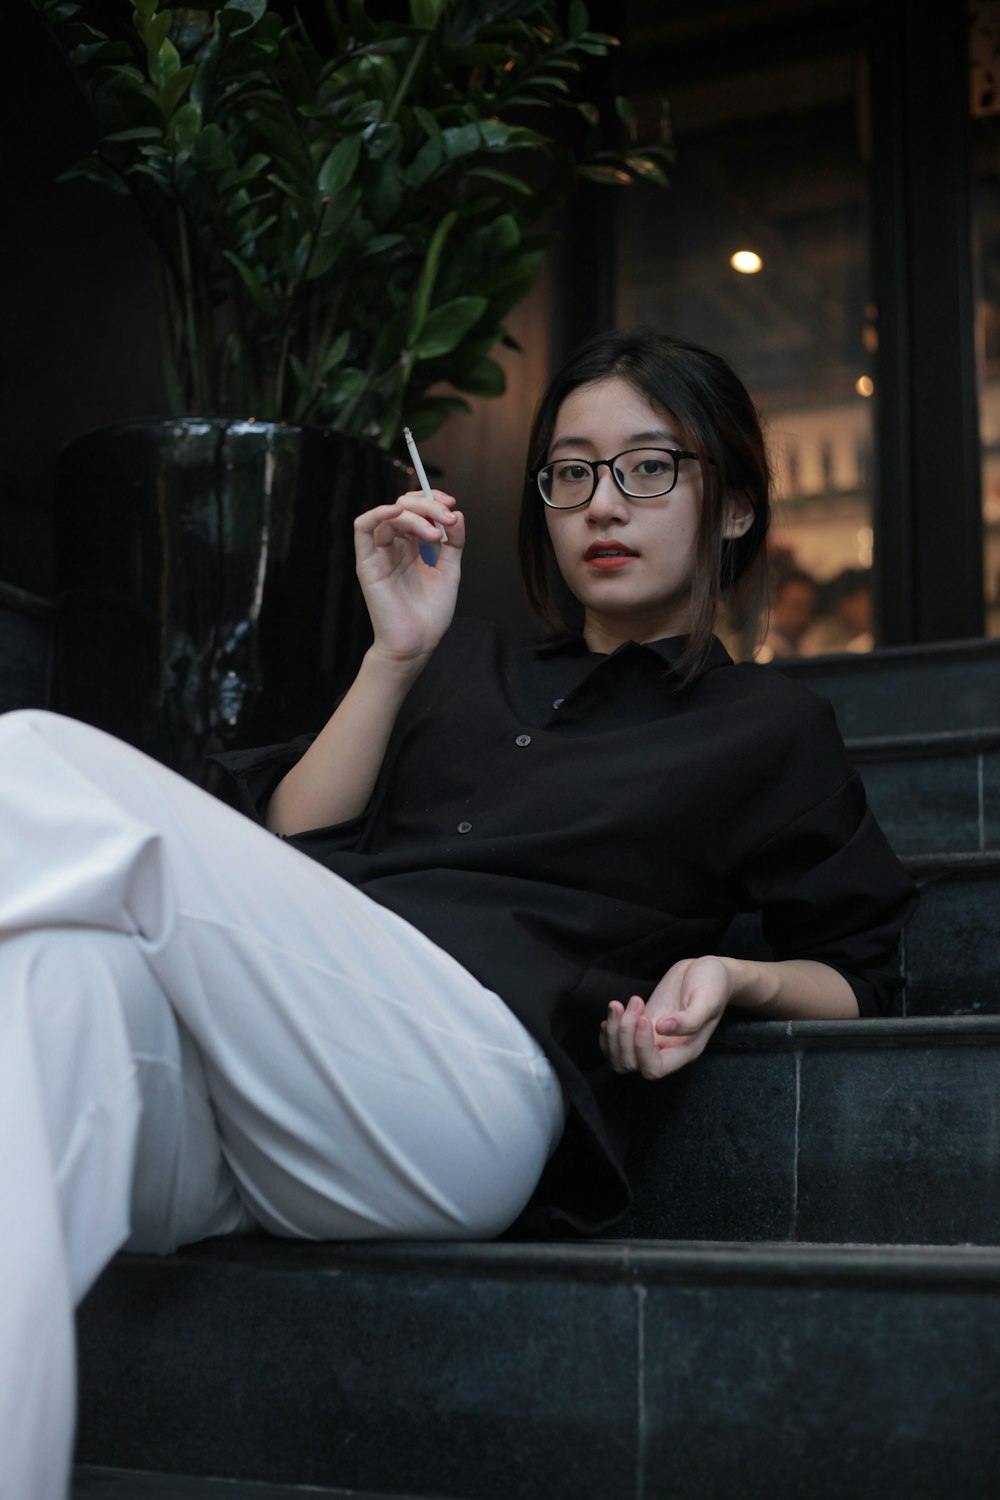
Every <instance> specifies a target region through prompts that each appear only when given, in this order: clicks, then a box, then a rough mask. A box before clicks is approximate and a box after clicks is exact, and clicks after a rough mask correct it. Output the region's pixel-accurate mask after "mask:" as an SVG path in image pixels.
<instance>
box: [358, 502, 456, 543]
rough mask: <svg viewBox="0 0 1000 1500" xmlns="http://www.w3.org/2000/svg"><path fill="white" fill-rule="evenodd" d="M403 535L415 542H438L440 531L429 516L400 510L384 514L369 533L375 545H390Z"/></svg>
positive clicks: (413, 511)
mask: <svg viewBox="0 0 1000 1500" xmlns="http://www.w3.org/2000/svg"><path fill="white" fill-rule="evenodd" d="M404 537H412V538H414V540H415V541H417V542H439V541H440V540H441V532H440V531H439V530H438V527H437V526H436V525H435V523H434V522H433V521H432V520H430V519H429V517H427V516H424V515H420V514H419V513H418V512H417V511H415V510H401V511H400V512H399V514H398V515H394V516H386V517H385V518H384V519H383V520H382V521H380V522H379V524H378V525H377V526H376V527H375V529H374V531H373V532H372V534H371V538H372V543H373V544H374V546H376V547H390V546H391V545H392V543H393V542H395V541H397V540H402V539H403V538H404Z"/></svg>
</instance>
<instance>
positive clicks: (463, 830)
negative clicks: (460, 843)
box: [458, 823, 472, 833]
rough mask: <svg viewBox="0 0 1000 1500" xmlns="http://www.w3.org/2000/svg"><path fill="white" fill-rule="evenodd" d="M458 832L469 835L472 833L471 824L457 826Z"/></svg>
mask: <svg viewBox="0 0 1000 1500" xmlns="http://www.w3.org/2000/svg"><path fill="white" fill-rule="evenodd" d="M458 832H459V833H471V832H472V824H471V823H459V825H458Z"/></svg>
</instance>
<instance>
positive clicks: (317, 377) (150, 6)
mask: <svg viewBox="0 0 1000 1500" xmlns="http://www.w3.org/2000/svg"><path fill="white" fill-rule="evenodd" d="M37 3H38V5H39V8H40V10H41V12H42V14H43V15H44V16H45V18H46V19H47V21H48V22H49V24H50V25H51V26H52V28H53V30H54V32H55V34H56V36H57V38H58V40H59V42H60V43H61V45H62V46H63V47H64V48H65V50H66V52H67V55H68V58H69V62H70V65H71V67H72V69H73V71H74V74H75V76H76V78H77V80H78V82H79V84H80V86H81V87H82V88H83V90H84V92H85V94H86V97H87V98H88V100H89V101H90V103H91V104H92V106H93V112H94V118H95V131H96V146H95V149H94V151H93V152H92V154H91V155H90V156H88V157H87V158H86V159H85V160H84V161H82V162H80V163H79V164H78V165H77V166H76V167H74V168H73V169H71V171H72V173H73V174H75V175H77V176H85V177H87V178H90V179H92V180H93V181H95V182H97V183H99V184H101V185H102V186H104V187H107V188H110V189H111V190H113V191H115V192H118V193H124V194H127V195H128V196H129V197H130V198H131V199H132V200H133V202H134V203H135V205H136V208H137V211H138V213H139V215H140V217H141V220H142V223H143V225H144V228H145V230H146V234H147V237H148V240H149V243H150V247H151V250H152V266H153V273H154V276H155V280H156V285H157V290H158V295H159V304H160V313H161V329H162V338H161V363H162V371H163V387H164V392H165V397H166V404H167V411H168V416H167V417H166V418H164V419H163V420H162V421H161V422H159V423H158V424H156V426H155V428H154V427H153V426H151V425H150V424H140V425H141V427H142V431H141V432H139V431H136V430H135V429H136V426H137V424H128V430H125V429H124V428H120V429H112V430H111V431H110V433H105V434H100V435H91V436H90V437H89V438H87V439H83V440H81V441H80V442H79V443H77V444H74V445H71V447H70V449H69V450H67V453H66V455H65V461H64V465H63V474H64V476H65V477H64V482H63V483H62V484H61V492H64V493H65V494H66V495H67V496H68V497H69V499H68V501H67V503H66V505H65V506H63V505H61V506H60V518H59V525H60V531H61V535H62V536H63V539H64V540H63V542H62V543H61V544H60V547H59V554H60V555H61V556H62V557H63V559H64V562H63V567H64V568H65V569H66V571H65V572H64V576H63V607H62V610H61V613H62V616H63V619H64V621H65V628H63V629H60V630H59V631H58V632H57V651H56V667H57V674H56V694H57V700H58V698H59V697H60V688H59V684H60V682H61V683H62V684H63V688H62V692H61V696H62V698H63V703H62V704H61V705H60V706H67V705H66V704H65V697H66V693H67V687H66V685H67V684H68V683H70V682H75V681H80V680H82V678H83V676H84V675H86V676H87V677H89V679H90V681H91V684H92V688H93V673H92V671H88V673H87V674H83V673H82V672H81V670H80V669H81V667H82V660H83V657H82V654H81V653H83V652H84V651H85V652H86V655H87V658H88V660H89V659H92V658H93V656H94V647H95V644H97V643H95V642H94V641H93V640H88V639H87V637H88V635H92V634H93V632H92V631H84V630H83V629H82V628H81V621H82V618H83V615H84V613H86V612H87V611H89V614H90V615H91V616H92V615H93V606H94V592H95V588H96V590H97V593H98V594H99V595H100V598H101V599H102V600H103V601H104V603H103V605H102V622H101V629H102V632H103V633H102V639H101V641H100V643H99V644H100V646H101V647H102V648H103V655H104V657H105V659H107V657H108V654H109V653H110V656H111V657H112V658H114V659H115V660H116V661H117V662H118V666H117V668H116V669H115V670H112V671H108V672H107V673H106V681H107V684H108V690H107V693H105V695H104V697H103V698H102V699H101V701H99V702H97V703H96V705H94V704H82V703H81V702H80V701H79V700H73V699H72V694H70V699H71V702H70V704H69V705H68V706H69V707H70V710H71V711H77V712H81V715H82V716H83V717H92V718H98V719H99V720H100V721H101V722H105V723H108V725H109V727H112V728H114V729H116V730H117V731H118V732H120V733H124V734H125V736H126V737H127V738H131V739H133V740H134V741H135V742H138V743H142V744H143V745H144V746H145V747H146V748H150V749H152V750H153V751H154V753H158V754H161V755H162V756H163V758H166V759H169V760H171V761H172V762H173V763H175V764H177V765H178V766H179V767H180V768H181V769H183V770H185V771H191V770H192V769H193V767H194V766H195V764H196V763H197V762H199V761H200V759H201V758H202V755H203V753H204V751H205V749H207V748H211V746H212V745H213V744H215V743H222V742H226V743H233V742H237V741H238V740H239V739H240V737H241V736H246V735H249V736H251V737H258V738H259V737H260V735H261V734H262V733H265V732H267V731H268V730H269V729H270V728H271V726H272V725H273V726H274V728H275V729H279V728H280V727H281V726H282V725H285V724H289V723H295V722H298V723H302V722H308V720H309V718H310V716H311V714H317V715H318V714H320V713H321V712H325V710H326V709H328V706H329V701H330V698H331V695H332V694H333V692H334V691H335V690H336V687H337V686H338V685H339V683H340V682H341V681H343V680H344V679H346V677H348V676H349V675H350V673H351V672H353V670H354V668H355V666H356V664H357V660H358V657H359V656H360V653H361V651H362V650H363V648H364V638H363V629H362V628H361V627H360V625H357V624H352V623H351V622H352V621H355V622H356V621H357V618H358V611H357V607H356V602H355V603H351V605H350V607H348V608H346V610H345V609H344V608H343V607H342V606H343V604H344V600H345V598H346V597H347V596H351V599H352V600H353V597H354V596H353V587H352V583H351V578H352V577H353V575H352V574H351V573H350V571H349V567H348V566H345V565H344V558H345V555H346V554H349V530H350V520H351V518H352V516H353V514H354V512H355V511H356V510H357V509H359V508H361V506H362V504H364V503H373V500H374V499H375V498H377V497H378V496H379V494H380V493H381V492H382V491H383V490H384V488H385V480H384V476H385V474H386V472H387V468H388V460H389V459H390V458H391V456H392V455H394V454H399V453H400V447H399V443H400V437H401V431H402V427H403V425H404V423H405V424H406V425H408V426H409V427H411V428H412V430H413V432H414V434H415V435H416V436H417V438H418V439H420V438H423V437H426V436H428V435H429V434H430V433H431V432H433V431H434V430H435V429H436V428H437V427H438V426H439V425H440V423H441V422H442V421H443V420H444V419H445V418H446V417H447V416H448V415H449V414H450V413H451V412H452V411H455V410H459V409H461V408H462V407H463V406H465V405H466V403H465V401H464V400H463V396H462V393H463V392H464V393H470V394H476V395H486V396H493V395H499V394H500V393H501V392H502V390H503V388H504V376H503V371H502V369H501V367H500V365H498V364H497V363H496V361H495V360H493V359H491V357H490V355H491V351H494V350H495V347H496V345H497V344H498V342H499V341H500V340H502V339H503V338H504V337H505V334H504V326H503V325H504V319H505V317H506V316H507V315H508V313H509V312H510V310H511V308H512V307H513V306H514V305H515V304H516V303H517V302H519V301H520V300H521V299H522V298H523V297H524V296H525V295H526V294H527V292H528V291H529V290H530V288H531V286H532V285H533V283H534V281H535V279H536V277H537V275H538V272H539V270H540V267H541V264H542V260H543V258H544V255H545V253H546V250H547V248H548V245H549V244H550V243H551V236H550V235H549V234H548V233H547V232H546V227H545V226H546V223H547V221H548V219H549V217H550V215H551V213H552V210H553V209H555V208H556V207H557V206H558V205H559V204H561V203H562V202H563V201H564V200H565V199H566V197H567V195H568V194H569V193H570V191H571V190H572V188H573V186H574V184H575V182H576V181H577V180H578V179H579V178H580V177H581V176H584V177H591V178H596V179H598V180H601V181H606V182H609V183H613V184H624V183H631V182H635V181H645V182H649V183H653V184H656V185H663V184H664V183H665V181H666V179H665V177H664V174H663V164H664V162H665V160H666V159H668V157H669V154H670V147H669V139H668V135H667V130H666V125H665V123H663V124H662V126H661V127H660V129H659V132H658V134H657V135H656V139H655V140H654V141H653V142H652V143H651V144H647V145H640V144H639V142H638V128H637V125H636V121H635V118H634V115H633V113H632V111H631V110H630V108H629V107H628V105H627V104H626V103H624V102H623V101H617V117H618V122H619V124H618V130H619V132H620V134H621V136H622V138H623V144H621V145H620V146H617V145H614V144H610V143H609V142H608V141H606V140H605V138H604V137H605V135H606V131H602V125H601V122H600V119H599V116H598V112H597V110H596V109H595V107H594V106H593V105H592V104H591V103H588V102H586V101H583V100H580V99H578V98H576V97H575V93H574V85H577V84H578V83H579V81H580V78H581V75H582V74H583V72H584V70H585V68H586V67H587V66H590V65H592V64H593V63H594V60H595V59H596V60H601V59H604V58H606V57H607V54H608V52H609V49H610V48H611V47H612V46H613V45H614V39H613V38H611V37H608V36H606V35H604V34H603V33H599V32H595V31H592V30H590V29H589V21H588V16H587V11H586V8H585V6H584V5H583V4H582V3H579V0H576V3H573V4H571V5H569V6H568V7H564V6H558V7H557V6H556V5H555V4H553V3H551V0H493V3H492V4H491V3H489V0H487V3H486V4H483V3H480V0H409V7H408V14H406V16H405V17H403V16H398V17H397V18H394V19H376V18H375V17H374V16H372V15H370V14H369V12H368V10H367V9H366V7H365V4H364V0H324V3H323V7H322V11H321V12H320V14H319V15H317V16H313V17H311V18H310V20H309V21H308V24H307V22H306V21H305V20H303V18H302V17H301V16H300V15H299V13H298V12H297V11H293V12H289V14H288V15H285V14H282V13H279V11H277V10H268V9H267V3H266V0H226V3H225V4H223V5H220V6H216V7H215V8H208V7H206V8H193V7H190V6H162V5H160V4H159V0H130V7H131V11H130V23H129V24H128V25H122V26H121V28H120V29H119V30H118V31H117V32H112V31H111V30H110V29H101V28H99V27H98V26H96V25H94V24H93V21H92V19H88V16H87V7H86V6H84V5H78V4H75V3H67V0H37ZM557 11H558V12H560V13H561V18H560V16H558V15H557ZM124 14H125V12H124V10H123V15H124ZM98 449H99V450H100V452H99V453H98ZM119 454H120V455H121V458H122V460H123V462H121V463H120V462H119ZM311 464H318V465H319V469H320V473H319V474H318V475H316V476H313V477H310V475H309V472H308V471H309V466H310V465H311ZM115 473H117V474H119V475H120V478H119V479H118V480H117V481H115V480H113V479H111V478H110V477H109V476H111V475H114V474H115ZM335 480H338V481H339V484H338V483H335V482H334V481H335ZM397 488H398V478H397V477H393V479H392V481H391V483H390V485H389V490H391V491H392V492H394V491H395V490H396V489H397ZM88 490H89V492H90V493H91V496H92V499H91V502H90V503H89V504H88V503H85V501H84V499H83V495H84V494H85V492H87V491H88ZM366 490H367V492H368V493H367V496H366V494H365V493H364V492H365V491H366ZM389 490H386V491H385V492H386V493H388V492H389ZM130 531H134V532H137V533H138V535H139V537H140V541H139V543H138V544H136V543H135V542H134V541H132V540H127V539H126V538H127V534H128V533H129V532H130ZM95 533H97V534H99V536H100V548H99V549H92V548H88V546H87V539H88V536H90V535H94V534H95ZM98 550H99V554H100V555H101V556H102V557H103V558H104V563H103V576H102V578H101V579H100V580H99V581H98V582H97V583H96V584H95V581H94V579H93V577H92V575H91V574H90V572H89V571H88V573H87V576H86V581H85V582H82V581H81V578H80V576H79V575H80V571H81V569H80V560H81V559H82V558H84V557H85V556H87V554H88V553H90V552H91V551H98ZM310 557H311V558H313V559H314V561H315V569H314V578H315V582H314V584H313V585H310V584H308V583H307V582H306V581H305V579H306V574H305V570H306V568H307V563H308V560H309V558H310ZM67 558H68V559H73V560H74V561H73V562H72V563H70V562H67V561H66V559H67ZM137 558H141V559H143V560H144V561H143V562H142V563H141V564H139V563H137V562H136V559H137ZM57 566H59V564H58V559H57ZM87 567H88V569H89V568H90V563H89V562H88V564H87ZM137 569H138V571H137ZM171 570H172V571H171ZM154 585H155V587H154ZM206 593H207V598H206ZM151 595H152V596H153V597H154V598H155V601H156V602H155V607H154V606H153V605H151V604H150V597H151ZM85 596H87V597H86V598H85ZM335 596H336V600H337V602H336V603H333V602H332V601H333V600H334V597H335ZM109 600H113V601H114V608H109V607H108V601H109ZM123 601H129V602H128V604H125V603H123ZM121 608H126V610H127V611H128V612H129V617H130V618H131V620H132V628H131V629H129V630H123V629H122V619H121V618H120V610H121ZM116 609H118V610H119V616H118V617H116V615H115V610H116ZM338 611H339V612H340V614H341V616H342V620H341V632H340V638H339V639H335V638H334V637H335V636H336V632H335V631H334V636H331V631H332V630H333V627H334V621H333V619H332V618H331V616H332V615H333V614H336V613H337V612H338ZM168 616H169V618H168ZM267 630H271V631H272V633H273V648H272V647H267V646H266V645H265V644H264V635H265V632H266V631H267ZM60 639H61V640H62V641H63V642H64V644H65V647H66V649H65V651H61V650H60V648H59V640H60ZM126 646H127V649H128V650H129V651H131V653H132V655H131V657H129V658H127V659H126V658H125V657H123V656H122V652H123V651H124V650H125V649H126ZM324 650H325V652H326V655H325V658H324V656H323V652H324ZM317 657H318V658H319V659H317ZM61 659H62V665H61V666H60V661H61ZM122 679H124V680H125V682H126V683H127V684H128V692H127V693H125V694H122V693H120V692H119V689H118V683H120V681H121V680H122ZM303 694H305V700H304V701H302V695H303ZM99 696H100V695H99ZM112 698H113V699H114V700H115V701H116V702H118V703H119V704H120V705H122V708H121V711H118V712H116V711H115V710H114V708H113V706H112V702H111V700H112ZM293 700H294V701H293ZM140 705H142V707H141V712H140ZM265 705H266V713H265ZM140 720H141V722H140Z"/></svg>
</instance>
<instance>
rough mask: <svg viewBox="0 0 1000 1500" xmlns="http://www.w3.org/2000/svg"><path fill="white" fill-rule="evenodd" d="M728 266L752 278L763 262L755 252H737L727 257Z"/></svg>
mask: <svg viewBox="0 0 1000 1500" xmlns="http://www.w3.org/2000/svg"><path fill="white" fill-rule="evenodd" d="M729 264H730V265H731V266H732V268H733V270H734V271H742V272H743V274H744V276H752V275H753V274H754V272H755V271H759V270H760V268H761V266H762V265H763V264H764V262H763V261H762V260H761V258H760V256H759V255H758V254H757V252H756V250H737V251H735V252H734V254H732V255H731V256H730V257H729Z"/></svg>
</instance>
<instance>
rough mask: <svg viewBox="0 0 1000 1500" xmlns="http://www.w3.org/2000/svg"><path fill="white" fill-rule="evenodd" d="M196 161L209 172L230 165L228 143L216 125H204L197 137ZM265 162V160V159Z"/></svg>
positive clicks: (230, 156)
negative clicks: (202, 164) (201, 163)
mask: <svg viewBox="0 0 1000 1500" xmlns="http://www.w3.org/2000/svg"><path fill="white" fill-rule="evenodd" d="M195 154H196V156H197V159H198V160H199V161H200V162H204V164H205V166H206V167H208V168H209V169H210V170H211V171H222V170H224V169H225V168H226V167H228V166H231V165H232V153H231V151H230V147H229V142H228V140H227V139H226V137H225V135H224V133H223V132H222V130H221V129H220V128H219V126H218V125H215V124H209V125H206V126H205V128H204V130H202V131H201V133H200V135H199V136H198V144H197V148H196V152H195ZM265 160H266V158H265Z"/></svg>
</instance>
